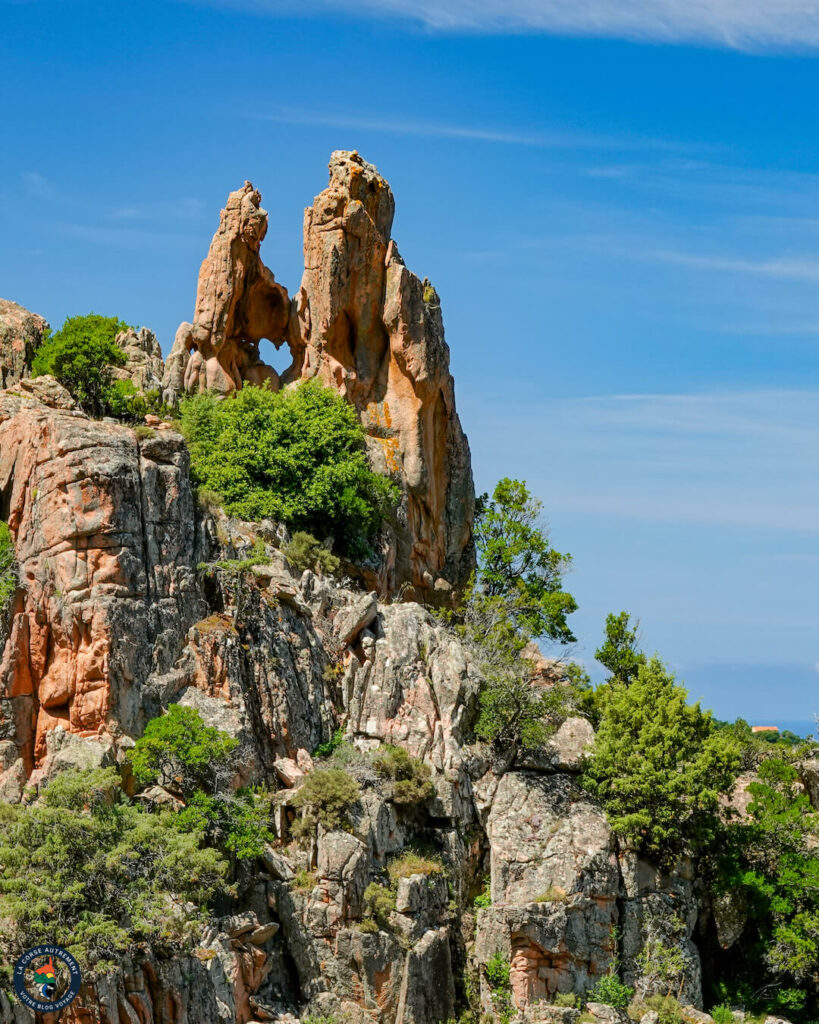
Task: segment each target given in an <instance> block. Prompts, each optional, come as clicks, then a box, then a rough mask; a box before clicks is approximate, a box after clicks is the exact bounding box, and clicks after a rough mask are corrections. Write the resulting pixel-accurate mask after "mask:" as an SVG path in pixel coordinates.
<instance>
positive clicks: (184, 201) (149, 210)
mask: <svg viewBox="0 0 819 1024" xmlns="http://www.w3.org/2000/svg"><path fill="white" fill-rule="evenodd" d="M204 212H205V204H204V203H203V202H202V200H201V199H197V198H196V197H194V196H182V197H181V198H180V199H177V200H174V201H171V202H157V203H131V204H128V205H127V206H120V207H117V208H116V209H115V210H112V211H111V214H110V217H111V220H117V221H146V220H163V221H165V220H168V219H175V220H195V219H197V218H198V217H201V216H202V214H203V213H204Z"/></svg>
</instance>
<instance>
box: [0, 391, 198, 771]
mask: <svg viewBox="0 0 819 1024" xmlns="http://www.w3.org/2000/svg"><path fill="white" fill-rule="evenodd" d="M0 518H2V519H5V520H7V521H8V524H9V527H10V528H11V531H12V534H13V536H14V538H15V549H16V554H17V561H18V565H19V579H20V587H19V588H18V590H17V593H16V594H15V596H14V599H13V603H12V608H11V614H10V623H9V631H8V632H9V635H8V639H7V642H6V643H5V647H4V649H2V652H1V653H0V698H5V699H2V700H0V718H2V719H4V720H5V719H8V718H11V719H12V720H13V723H9V724H13V728H12V729H11V730H10V731H11V732H12V733H13V735H14V739H15V742H16V744H17V746H18V748H19V750H20V753H21V755H22V757H23V759H24V761H25V763H26V768H27V770H29V771H30V770H31V769H32V767H33V766H34V764H35V763H37V762H38V761H39V760H40V759H41V758H42V757H43V756H44V754H45V750H46V745H45V738H46V734H47V733H48V731H49V730H51V729H54V728H56V727H57V726H62V727H63V728H65V729H66V730H67V731H69V732H72V733H76V734H79V735H81V736H96V735H98V734H100V733H111V734H117V733H120V732H128V733H132V734H133V733H137V732H138V731H140V729H141V727H142V725H143V724H144V720H145V710H144V708H143V704H142V702H143V696H144V695H143V694H142V692H141V685H142V684H143V683H144V682H145V680H146V679H147V678H148V676H149V674H150V673H151V671H152V670H155V669H159V670H166V668H167V667H169V665H168V666H166V665H164V664H163V661H164V660H165V659H169V658H171V657H173V656H175V654H176V649H175V646H174V645H173V644H170V645H169V644H168V640H169V637H172V636H177V635H178V633H179V631H183V630H184V629H185V628H186V625H185V619H186V617H187V616H186V611H185V602H186V599H187V596H188V594H190V593H191V589H190V588H191V585H192V580H193V578H194V573H193V570H192V568H191V566H192V564H194V554H193V501H192V497H191V492H190V487H189V483H188V478H187V451H186V449H185V447H184V443H183V441H182V438H181V437H179V435H175V434H171V433H166V434H164V435H163V436H162V437H161V438H160V437H156V438H149V439H147V440H145V441H143V442H142V443H139V442H138V441H137V439H136V437H135V435H134V432H133V431H132V430H131V429H129V428H128V427H125V426H117V425H113V424H107V423H98V422H94V421H92V420H89V419H87V418H86V417H85V416H83V415H81V414H80V413H79V412H78V411H76V410H68V411H63V410H61V409H53V408H48V407H46V406H45V405H44V404H42V403H41V402H39V401H37V400H35V399H33V398H24V397H17V396H15V395H12V394H10V393H0Z"/></svg>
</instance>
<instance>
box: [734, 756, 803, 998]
mask: <svg viewBox="0 0 819 1024" xmlns="http://www.w3.org/2000/svg"><path fill="white" fill-rule="evenodd" d="M747 788H748V792H749V793H750V794H751V796H752V798H753V799H752V801H751V803H750V804H749V806H748V816H747V817H746V818H744V819H739V820H738V821H736V822H734V823H733V824H731V825H729V826H728V828H727V829H726V830H725V832H724V834H723V835H722V836H721V842H720V844H719V847H718V850H717V854H716V859H717V863H718V872H717V875H716V878H715V883H714V885H715V888H716V890H717V892H718V893H730V894H731V896H732V899H737V900H739V901H741V904H740V905H742V906H745V907H747V909H748V911H749V914H748V917H749V920H748V923H747V925H746V930H745V933H744V934H743V937H742V942H743V947H744V948H745V949H746V950H747V951H748V952H747V954H746V957H745V962H744V965H743V968H744V969H743V970H742V971H740V972H739V974H738V977H736V978H731V979H730V982H731V984H732V987H735V988H740V987H750V988H751V991H752V992H758V991H759V990H761V989H765V990H767V991H768V992H769V993H771V996H770V1002H769V1003H767V1004H766V1005H765V1007H764V1008H766V1009H769V1010H771V1011H775V1012H776V1013H777V1014H781V1015H783V1016H791V1015H799V1016H803V1015H804V1011H805V1007H806V1005H807V1004H808V1001H809V1000H810V1011H811V1013H812V1015H813V1016H815V1010H816V1008H817V1002H819V1001H818V1000H817V980H816V964H817V963H819V858H817V856H816V849H817V844H819V814H817V813H816V812H815V811H814V810H813V808H812V806H811V803H810V799H809V797H808V796H807V794H806V793H805V792H804V788H803V786H802V783H801V782H800V779H799V776H798V772H797V770H796V768H795V767H794V766H793V765H792V764H789V763H788V762H787V761H786V760H784V759H783V758H782V757H778V756H773V757H767V758H766V759H765V760H763V761H762V762H761V764H759V766H758V768H757V778H756V780H755V781H754V782H752V783H751V784H750V785H749V786H748V787H747ZM715 995H717V997H719V998H723V999H725V997H726V996H727V997H728V998H733V992H732V991H731V988H728V987H726V990H725V994H723V993H722V992H716V993H715ZM757 999H758V996H757ZM755 1001H756V1000H755Z"/></svg>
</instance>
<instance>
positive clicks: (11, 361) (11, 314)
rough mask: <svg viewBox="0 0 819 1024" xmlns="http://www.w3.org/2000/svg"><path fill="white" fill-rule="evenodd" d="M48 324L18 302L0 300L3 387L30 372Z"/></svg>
mask: <svg viewBox="0 0 819 1024" xmlns="http://www.w3.org/2000/svg"><path fill="white" fill-rule="evenodd" d="M47 330H48V323H47V322H46V321H45V320H44V319H43V318H42V317H41V316H37V314H36V313H29V311H28V310H27V309H24V308H23V307H22V306H18V305H17V303H16V302H8V301H7V300H6V299H0V388H8V387H11V385H12V384H16V383H17V381H18V380H21V379H22V378H23V377H28V375H29V374H30V373H31V361H32V359H33V358H34V353H35V352H36V351H37V349H38V348H39V347H40V345H41V344H42V341H43V334H44V333H45V332H46V331H47Z"/></svg>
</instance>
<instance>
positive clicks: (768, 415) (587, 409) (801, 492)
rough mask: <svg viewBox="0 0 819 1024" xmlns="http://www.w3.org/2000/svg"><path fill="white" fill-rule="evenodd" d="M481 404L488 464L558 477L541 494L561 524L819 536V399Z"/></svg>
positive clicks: (528, 394) (809, 394)
mask: <svg viewBox="0 0 819 1024" xmlns="http://www.w3.org/2000/svg"><path fill="white" fill-rule="evenodd" d="M473 400H474V399H473ZM478 404H479V405H480V407H481V409H482V412H481V414H480V415H481V417H482V431H481V433H482V444H483V445H484V447H488V448H489V451H488V452H485V453H484V457H487V456H488V457H489V459H493V458H494V454H493V453H494V449H495V448H496V447H497V450H498V454H497V458H498V461H499V465H500V463H501V462H506V463H507V465H508V460H509V454H508V453H509V452H510V450H514V451H515V457H516V459H519V461H520V463H521V465H522V466H529V467H531V466H543V467H548V472H547V473H546V475H545V476H544V479H543V480H541V481H536V480H534V479H530V483H532V484H533V486H535V489H536V493H540V494H543V495H544V496H548V501H547V505H548V507H549V509H550V510H551V511H552V512H553V513H557V512H560V513H561V514H564V515H565V514H573V515H576V514H582V515H592V516H600V517H603V518H605V519H611V518H612V517H615V518H621V519H627V520H632V521H634V522H640V521H646V522H656V523H666V524H675V523H677V524H699V525H703V526H708V527H731V528H748V529H761V530H766V531H767V530H774V531H779V532H782V533H796V534H810V535H813V536H814V537H815V536H816V535H819V512H817V509H818V508H819V392H814V391H751V392H739V393H733V392H723V393H715V394H677V395H652V394H637V395H614V396H605V397H590V398H574V399H569V398H564V399H562V398H557V399H554V398H549V399H548V400H546V399H543V398H542V397H540V396H537V395H536V394H534V392H533V390H532V389H531V387H529V386H527V385H521V386H520V388H519V393H518V395H517V401H516V402H515V404H514V406H512V405H510V404H508V403H506V402H504V401H502V400H501V396H498V395H493V397H492V400H491V401H490V400H488V399H487V398H486V397H484V400H483V401H480V400H479V401H478ZM493 407H502V408H503V409H504V413H503V417H502V419H498V420H497V422H495V421H494V420H495V417H494V415H493V414H492V413H491V411H490V410H491V409H492V408H493ZM511 408H514V410H515V411H513V412H510V409H511ZM469 412H470V409H469V407H468V406H467V421H468V420H469ZM515 470H516V466H512V467H511V470H510V469H509V468H507V470H506V472H510V471H511V472H513V473H514V472H515ZM544 472H545V470H544ZM555 481H560V485H559V486H557V487H556V486H555ZM815 550H816V549H815V543H814V546H813V551H814V552H815Z"/></svg>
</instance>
